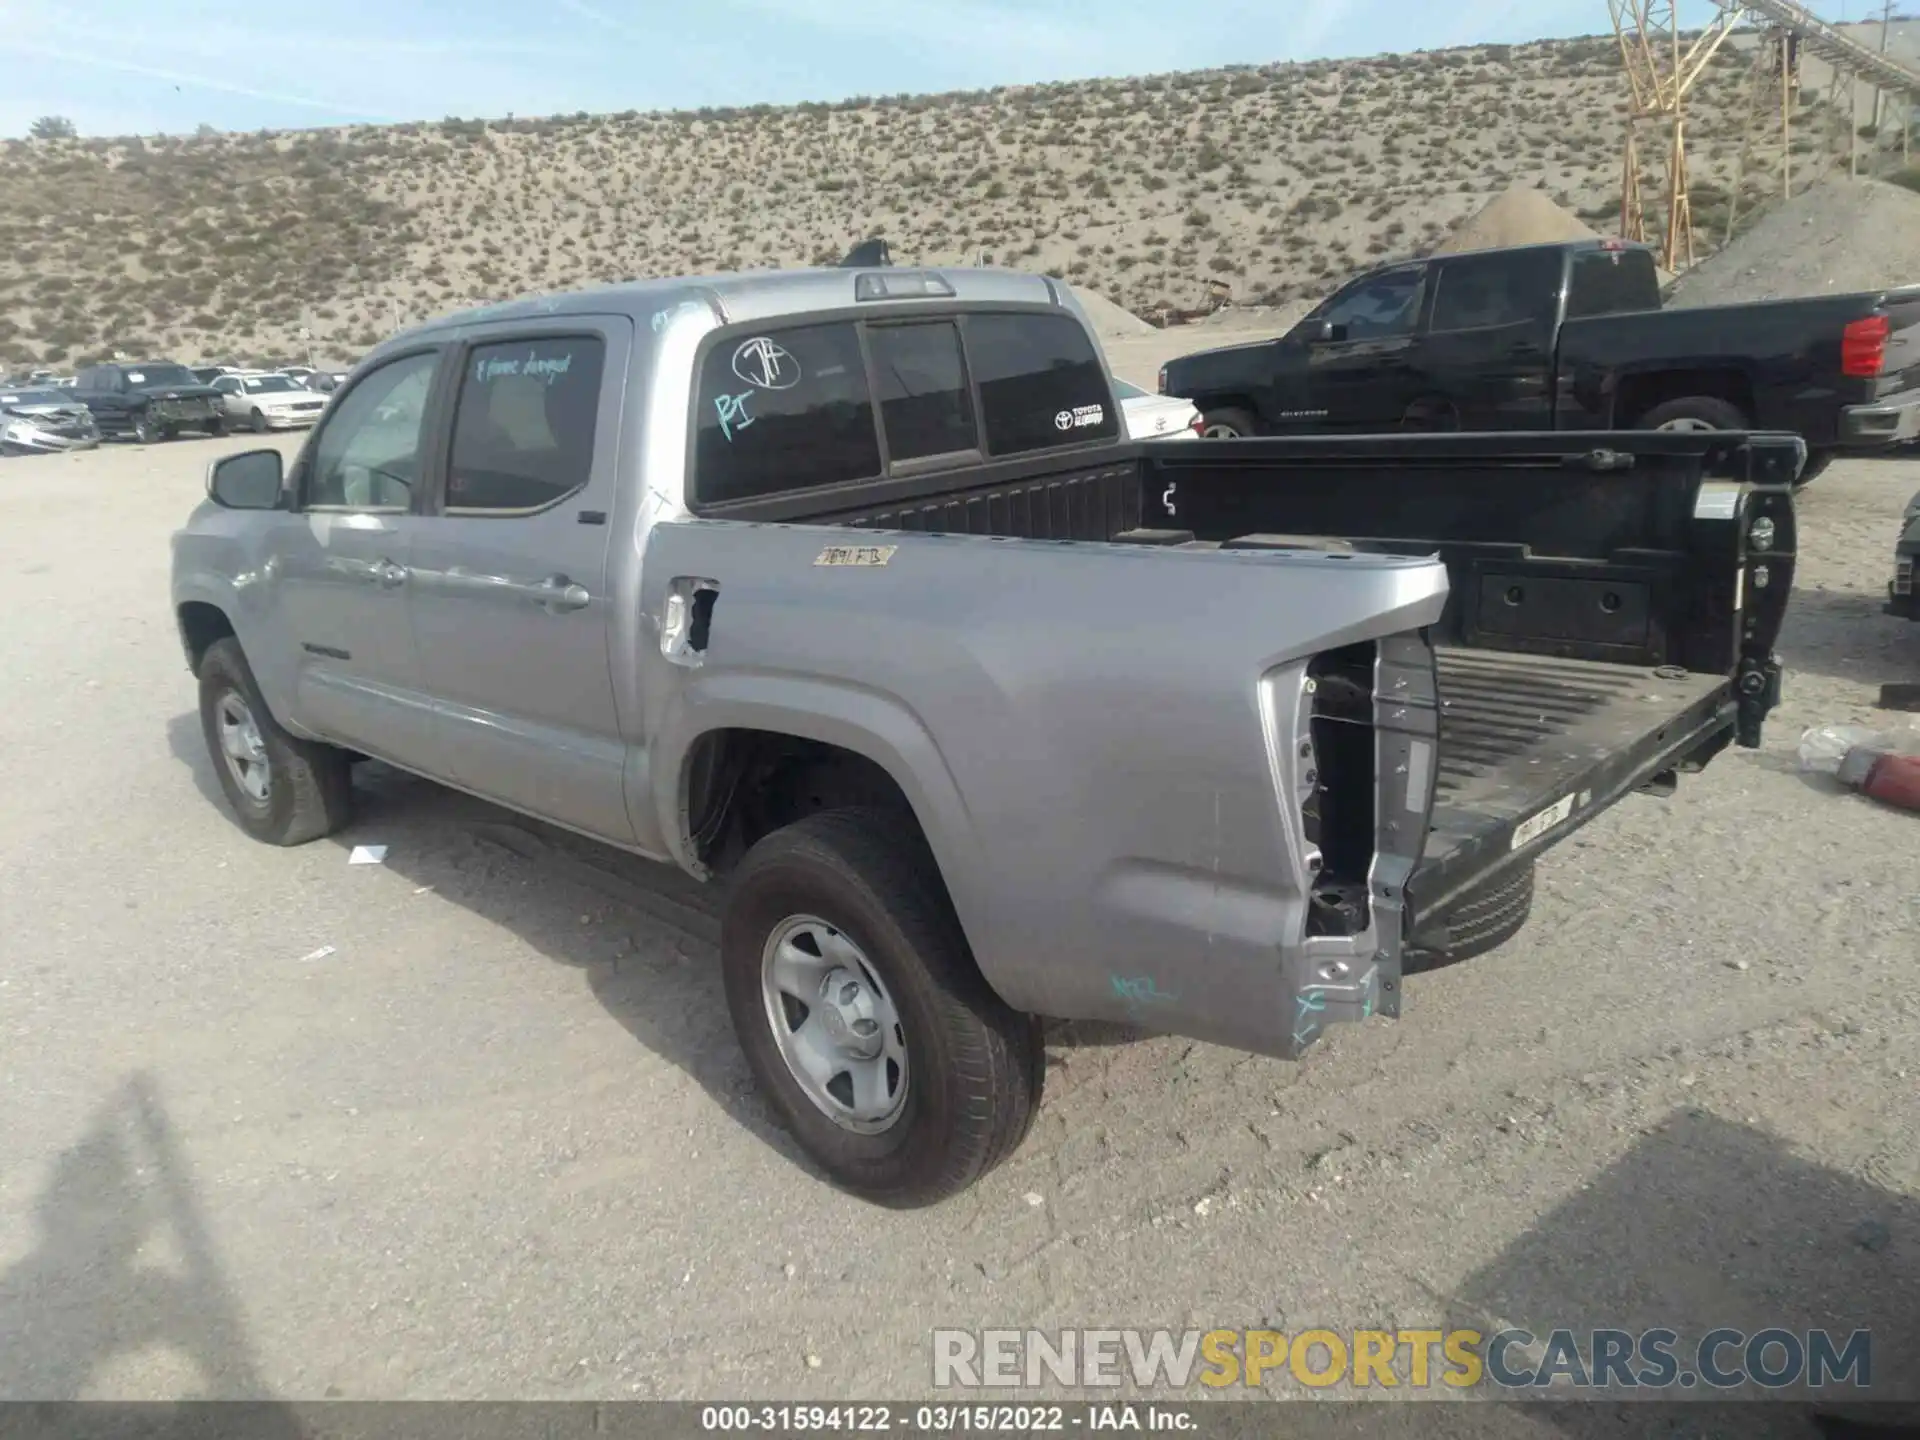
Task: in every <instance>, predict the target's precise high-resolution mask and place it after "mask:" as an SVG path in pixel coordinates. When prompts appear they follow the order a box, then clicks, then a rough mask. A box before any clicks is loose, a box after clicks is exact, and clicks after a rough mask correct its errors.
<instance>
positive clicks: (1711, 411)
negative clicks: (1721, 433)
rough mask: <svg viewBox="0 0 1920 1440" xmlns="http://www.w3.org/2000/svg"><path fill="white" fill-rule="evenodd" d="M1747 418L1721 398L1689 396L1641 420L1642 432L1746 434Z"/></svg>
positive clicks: (1654, 411)
mask: <svg viewBox="0 0 1920 1440" xmlns="http://www.w3.org/2000/svg"><path fill="white" fill-rule="evenodd" d="M1749 423H1750V422H1749V421H1748V420H1747V417H1746V414H1745V413H1744V412H1743V411H1742V410H1741V409H1740V407H1739V406H1738V405H1735V404H1734V403H1733V402H1732V401H1730V400H1722V399H1721V398H1720V397H1719V396H1717V395H1687V396H1684V397H1682V398H1681V399H1678V400H1668V401H1666V402H1665V403H1664V404H1660V405H1656V406H1654V407H1653V409H1651V410H1649V411H1648V412H1647V413H1646V414H1644V415H1642V416H1641V417H1640V423H1639V425H1638V427H1637V428H1639V429H1641V430H1745V429H1747V428H1748V426H1749Z"/></svg>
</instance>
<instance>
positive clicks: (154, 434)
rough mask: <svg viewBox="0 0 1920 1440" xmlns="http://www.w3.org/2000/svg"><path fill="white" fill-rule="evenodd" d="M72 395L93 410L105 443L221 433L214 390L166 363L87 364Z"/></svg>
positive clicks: (223, 418)
mask: <svg viewBox="0 0 1920 1440" xmlns="http://www.w3.org/2000/svg"><path fill="white" fill-rule="evenodd" d="M73 397H74V399H76V400H78V401H80V402H81V403H82V404H84V405H85V406H86V407H87V409H89V410H91V411H92V412H93V418H94V423H95V424H97V425H98V426H99V427H100V433H101V435H102V436H103V437H105V438H108V439H113V438H116V437H118V438H123V439H125V438H130V439H134V440H138V441H139V442H140V443H141V444H142V445H151V444H154V443H155V442H156V441H160V440H171V439H173V438H174V436H176V435H178V434H179V433H180V432H181V431H182V430H198V431H201V432H202V433H203V434H207V435H224V434H226V433H227V422H226V412H225V410H224V409H223V408H222V406H221V403H220V392H219V391H217V390H215V389H214V388H213V387H212V386H210V385H203V384H202V383H201V382H200V380H199V379H198V378H197V377H196V376H195V375H194V373H193V372H192V371H191V370H189V369H187V367H186V366H184V365H176V364H174V363H173V362H172V361H169V360H152V361H147V362H144V363H142V364H138V365H89V366H88V367H86V368H85V369H84V370H82V371H81V372H80V373H79V375H78V376H77V377H76V378H75V380H74V386H73Z"/></svg>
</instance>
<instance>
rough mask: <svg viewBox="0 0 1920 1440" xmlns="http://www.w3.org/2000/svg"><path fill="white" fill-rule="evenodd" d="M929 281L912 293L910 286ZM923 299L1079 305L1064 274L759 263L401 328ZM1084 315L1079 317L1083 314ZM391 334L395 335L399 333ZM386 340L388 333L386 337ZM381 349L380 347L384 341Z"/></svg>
mask: <svg viewBox="0 0 1920 1440" xmlns="http://www.w3.org/2000/svg"><path fill="white" fill-rule="evenodd" d="M927 286H931V287H933V288H932V289H930V290H922V291H921V292H920V293H916V287H927ZM922 300H924V301H926V302H929V303H933V304H941V305H945V306H948V307H951V306H952V305H953V304H955V303H956V302H958V303H961V304H968V303H972V304H1002V305H1006V304H1015V305H1047V306H1053V307H1056V308H1059V309H1064V310H1070V311H1072V312H1074V313H1075V314H1076V315H1078V314H1079V313H1080V307H1079V304H1078V302H1077V301H1075V300H1074V298H1073V295H1072V292H1071V291H1070V290H1069V289H1068V288H1067V286H1066V284H1065V283H1064V282H1062V281H1057V280H1052V279H1048V278H1047V277H1044V276H1040V275H1029V274H1023V273H1022V272H1020V271H1017V270H998V269H975V268H967V267H955V268H952V269H948V268H945V267H940V266H913V267H902V266H888V267H885V268H879V267H876V268H872V269H844V270H843V269H839V268H833V269H808V270H764V271H751V272H745V273H738V274H720V275H699V276H689V277H684V278H675V279H659V280H631V281H627V282H625V283H623V284H617V285H603V286H599V287H597V288H594V289H591V290H577V291H570V292H567V293H563V294H559V295H540V296H532V297H529V298H527V299H524V300H510V301H508V302H506V303H505V304H501V305H487V306H482V307H480V308H477V309H472V310H463V311H459V312H456V313H454V314H451V315H443V316H440V317H438V318H436V319H433V320H429V321H427V322H426V323H425V324H423V325H419V326H415V327H413V328H411V329H409V330H407V331H406V332H404V334H405V335H408V336H418V335H421V334H423V333H426V332H430V331H435V330H441V329H446V328H452V327H457V326H462V325H474V324H480V323H485V322H491V321H496V320H521V319H530V318H534V317H538V316H547V315H609V314H611V315H627V316H631V317H632V318H633V319H634V320H635V321H637V322H643V323H644V322H646V321H649V320H651V319H652V317H653V316H655V315H658V314H662V313H664V312H666V311H670V310H672V309H673V308H674V307H675V306H677V305H678V304H680V303H682V302H685V301H692V302H694V303H696V304H705V305H710V306H712V307H713V308H714V309H715V310H716V311H717V312H718V314H719V315H720V317H721V319H722V321H723V323H726V324H734V323H737V322H740V321H747V320H774V319H782V318H785V317H787V316H792V315H807V314H815V313H818V312H820V311H826V310H847V309H853V308H854V307H855V306H857V305H860V304H863V303H873V304H875V305H876V306H879V305H885V306H887V307H889V308H891V307H893V306H897V305H900V304H903V303H904V304H912V303H914V302H916V301H922ZM1082 318H1083V319H1084V317H1082ZM394 338H395V339H398V338H401V337H399V336H396V337H394ZM386 343H387V344H392V343H393V342H392V340H389V341H388V342H386ZM382 348H385V347H384V346H383V347H382Z"/></svg>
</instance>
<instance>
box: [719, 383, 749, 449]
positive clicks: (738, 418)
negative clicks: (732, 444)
mask: <svg viewBox="0 0 1920 1440" xmlns="http://www.w3.org/2000/svg"><path fill="white" fill-rule="evenodd" d="M752 398H753V392H752V391H751V390H748V391H745V392H744V393H742V394H739V395H716V396H714V397H713V408H714V413H716V414H717V415H719V417H720V433H721V434H722V435H725V436H726V437H727V439H729V440H731V439H733V437H734V433H735V432H736V431H740V430H744V429H746V428H747V427H748V426H749V425H751V424H752V423H753V416H751V415H749V414H748V413H747V401H749V400H751V399H752Z"/></svg>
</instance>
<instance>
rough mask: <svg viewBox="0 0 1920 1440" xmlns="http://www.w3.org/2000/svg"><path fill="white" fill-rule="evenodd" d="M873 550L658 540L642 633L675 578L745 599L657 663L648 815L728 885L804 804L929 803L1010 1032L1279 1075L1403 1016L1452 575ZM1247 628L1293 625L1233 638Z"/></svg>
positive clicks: (1055, 547) (1334, 564) (934, 831)
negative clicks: (1098, 1028) (1156, 1035)
mask: <svg viewBox="0 0 1920 1440" xmlns="http://www.w3.org/2000/svg"><path fill="white" fill-rule="evenodd" d="M848 538H852V537H849V536H848V534H847V532H846V531H845V530H834V529H831V528H828V527H815V526H798V525H794V526H788V525H727V524H720V523H713V522H700V521H693V522H685V523H673V524H668V525H662V526H656V527H655V528H654V530H653V532H652V533H651V535H650V537H649V539H648V542H647V555H646V567H645V568H646V571H647V573H648V574H649V576H650V577H652V578H649V579H647V580H646V581H645V582H644V583H643V590H644V592H645V595H644V599H643V604H642V612H643V613H644V614H647V615H658V614H662V613H663V612H664V602H665V598H666V596H667V595H668V594H670V593H671V588H672V586H673V585H674V583H675V579H676V577H688V576H700V577H704V578H707V579H709V580H710V581H711V583H712V585H713V586H714V587H716V588H717V593H718V599H717V601H715V602H714V603H713V608H712V611H711V615H710V626H711V629H710V635H709V637H708V644H707V647H706V649H705V652H704V655H703V658H702V662H701V663H700V664H699V665H697V666H693V665H688V664H686V663H685V661H684V658H682V659H680V660H678V661H676V660H673V659H671V658H669V657H668V656H667V655H666V654H664V653H663V652H662V648H661V643H660V642H661V638H662V636H661V633H660V631H661V629H663V628H664V627H656V629H655V633H654V634H653V635H652V637H651V640H647V639H644V638H643V640H642V643H641V646H640V653H641V655H642V657H643V662H644V664H645V665H646V666H647V667H648V668H647V670H646V673H645V674H644V675H643V676H642V677H641V679H640V686H639V688H640V691H641V693H643V694H645V695H646V696H647V702H646V703H647V710H648V719H647V726H646V728H647V734H648V736H649V744H648V746H647V747H646V754H647V760H646V768H645V769H644V770H636V771H634V772H632V773H630V774H629V776H628V785H629V795H630V797H631V803H632V805H633V806H634V807H635V809H636V811H638V810H639V809H640V808H641V807H651V812H652V813H651V814H650V815H649V816H648V823H649V825H650V826H655V827H657V833H658V834H659V835H660V837H661V841H662V848H663V849H666V850H668V851H670V852H671V853H672V854H673V855H674V858H675V859H677V860H679V861H680V862H681V863H683V864H687V865H689V866H690V868H694V869H696V870H697V871H698V872H700V873H707V874H712V873H715V872H720V873H724V871H725V869H726V867H727V865H728V864H729V863H730V862H731V860H732V858H733V857H734V856H736V855H737V854H738V853H739V852H740V851H741V850H742V849H743V848H744V845H745V843H746V842H748V841H749V840H750V839H751V838H752V837H753V836H754V834H755V832H756V831H763V830H764V829H765V828H766V827H769V826H775V825H778V824H780V823H783V822H784V821H786V820H788V819H791V818H797V817H798V816H799V815H800V814H803V813H805V812H806V811H807V810H809V809H811V808H816V807H819V806H833V805H838V804H841V803H853V804H860V805H870V804H874V803H891V804H894V805H900V804H904V806H905V807H906V808H908V809H910V810H911V811H912V812H913V814H914V816H915V818H916V820H917V821H918V824H919V828H920V830H921V832H922V833H923V834H924V836H925V837H926V840H927V843H928V846H929V848H930V849H931V851H932V853H933V855H934V857H935V859H936V860H937V862H938V864H939V868H940V872H941V876H942V879H943V881H944V882H945V885H946V888H947V891H948V894H949V896H950V898H951V899H952V902H953V905H954V910H955V913H956V915H957V916H958V918H959V920H960V923H961V926H962V928H963V930H964V932H965V934H966V936H967V940H968V943H969V946H970V948H971V950H972V952H973V955H974V958H975V961H976V963H977V964H978V965H979V967H980V970H981V973H982V975H983V976H984V977H985V978H986V980H987V981H988V983H989V984H990V985H991V986H992V987H993V989H994V990H995V992H996V993H997V994H999V996H1000V997H1001V998H1002V999H1003V1000H1004V1001H1005V1002H1006V1003H1007V1004H1008V1005H1010V1006H1012V1007H1013V1008H1015V1009H1018V1010H1022V1011H1025V1012H1028V1013H1032V1014H1038V1015H1046V1016H1051V1017H1056V1018H1061V1019H1085V1020H1108V1021H1118V1022H1123V1023H1128V1022H1130V1023H1133V1024H1137V1025H1140V1026H1143V1027H1145V1028H1149V1029H1154V1030H1160V1031H1165V1032H1171V1033H1177V1034H1183V1035H1189V1036H1193V1037H1195V1038H1198V1039H1205V1040H1211V1041H1217V1042H1219V1043H1223V1044H1231V1045H1235V1046H1238V1047H1240V1048H1243V1049H1250V1050H1255V1051H1259V1052H1262V1053H1267V1054H1274V1055H1285V1056H1290V1055H1294V1054H1297V1053H1298V1052H1299V1051H1300V1049H1302V1048H1304V1046H1306V1045H1308V1044H1311V1043H1312V1041H1313V1039H1314V1038H1315V1037H1316V1036H1317V1035H1318V1034H1319V1033H1320V1031H1321V1029H1322V1028H1323V1027H1324V1026H1325V1025H1326V1024H1328V1023H1331V1022H1333V1021H1335V1020H1346V1019H1352V1020H1358V1019H1361V1018H1364V1017H1365V1016H1366V1015H1368V1014H1370V1013H1372V1012H1373V1011H1375V1010H1385V1011H1388V1012H1391V1010H1392V1008H1393V1006H1394V1004H1395V1003H1396V995H1397V989H1398V971H1397V957H1398V953H1399V950H1398V946H1399V931H1400V928H1401V925H1402V923H1403V920H1402V914H1401V909H1400V907H1401V904H1402V891H1403V888H1404V884H1405V880H1406V877H1407V875H1408V873H1409V872H1410V868H1411V865H1412V862H1413V859H1414V857H1415V855H1416V854H1417V851H1418V848H1419V843H1420V839H1421V836H1422V835H1423V834H1424V830H1425V823H1426V817H1425V809H1424V807H1425V805H1426V803H1427V794H1428V789H1429V787H1430V786H1431V784H1432V776H1433V773H1434V765H1433V756H1432V754H1431V736H1432V732H1433V728H1434V725H1433V713H1434V712H1433V705H1434V701H1433V693H1434V691H1433V681H1432V677H1431V673H1430V668H1425V669H1423V668H1422V667H1423V666H1429V667H1430V661H1428V660H1425V659H1423V657H1425V656H1427V651H1426V648H1425V644H1424V641H1423V640H1422V639H1421V635H1420V632H1422V631H1423V630H1424V629H1425V628H1426V627H1428V626H1431V625H1433V624H1435V623H1437V622H1438V620H1439V618H1440V615H1441V613H1442V610H1443V609H1444V606H1445V601H1446V584H1445V572H1444V569H1443V567H1441V566H1440V565H1438V564H1437V563H1436V562H1434V561H1432V560H1430V559H1424V558H1414V557H1386V556H1371V557H1353V556H1341V557H1338V558H1335V557H1332V556H1328V555H1324V554H1292V555H1286V556H1280V555H1271V554H1254V553H1247V554H1237V555H1226V554H1221V553H1219V552H1194V551H1183V550H1178V549H1166V548H1155V547H1140V546H1132V545H1095V544H1077V543H1055V542H1041V541H1026V540H996V539H990V538H986V537H978V536H965V535H955V534H915V533H904V532H892V533H889V532H878V531H862V532H860V534H859V536H858V538H859V539H860V541H861V542H862V544H861V545H859V546H846V545H844V544H843V543H841V542H844V541H845V540H846V539H848ZM842 552H846V553H848V554H858V555H861V556H875V557H877V556H878V555H879V554H880V553H882V552H884V553H885V556H886V558H885V560H884V561H882V560H880V559H878V558H872V559H864V560H861V559H856V560H842V559H841V558H839V557H840V556H841V555H842ZM823 555H824V556H827V557H829V558H826V559H822V558H819V557H822V556H823ZM1168 595H1186V596H1188V597H1189V598H1190V600H1191V601H1192V603H1190V604H1184V605H1170V604H1168V603H1167V602H1166V597H1167V596H1168ZM1247 614H1260V615H1264V616H1267V617H1270V618H1269V621H1268V623H1267V624H1266V625H1263V626H1254V627H1250V626H1246V625H1242V624H1237V623H1236V624H1222V623H1219V622H1220V621H1222V620H1224V619H1225V618H1226V617H1232V616H1242V615H1247ZM1095 616H1097V617H1099V621H1100V623H1098V624H1096V625H1092V626H1089V624H1088V617H1095ZM1406 636H1411V638H1410V639H1405V640H1403V638H1402V637H1406ZM669 639H670V637H669ZM671 648H672V646H671V644H669V646H668V649H671ZM1126 657H1131V662H1126ZM1123 662H1125V663H1123ZM823 676H831V677H833V678H832V679H823V678H821V677H823ZM1121 677H1124V683H1123V682H1122V678H1121ZM1383 677H1384V679H1383ZM1403 681H1404V683H1402V682H1403ZM1383 684H1385V685H1387V686H1388V687H1389V688H1387V689H1384V690H1382V689H1381V688H1380V687H1381V686H1382V685H1383ZM1309 685H1311V686H1312V688H1311V689H1309V688H1308V687H1309ZM1376 691H1378V692H1379V695H1380V697H1381V698H1380V701H1378V702H1377V701H1376ZM1387 701H1391V702H1392V703H1390V704H1388V703H1386V702H1387ZM1423 726H1424V733H1423ZM1415 740H1426V741H1427V742H1428V745H1427V748H1426V749H1424V750H1419V749H1417V748H1416V747H1415V745H1414V744H1413V743H1412V742H1413V741H1415ZM1323 756H1324V757H1325V758H1324V759H1323V758H1322V757H1323ZM1376 775H1378V776H1382V777H1385V778H1384V783H1380V784H1376V781H1375V777H1376ZM1309 776H1311V777H1312V778H1311V779H1309V778H1308V777H1309ZM1409 796H1411V797H1413V798H1411V799H1409ZM962 797H964V799H963V798H962ZM640 823H641V817H640V815H639V814H637V813H636V825H639V824H640ZM1310 828H1311V830H1312V834H1314V835H1318V836H1322V837H1323V838H1322V839H1319V840H1317V841H1313V842H1311V843H1310V842H1309V830H1310ZM1310 857H1312V858H1314V859H1317V860H1318V863H1319V870H1318V872H1316V871H1314V870H1311V869H1309V859H1310ZM1383 954H1384V956H1385V957H1386V963H1385V964H1384V965H1382V964H1381V963H1380V960H1381V957H1382V955H1383ZM1383 987H1392V988H1391V989H1387V988H1383ZM1296 1035H1297V1036H1298V1037H1299V1038H1298V1039H1296V1038H1295V1036H1296Z"/></svg>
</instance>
